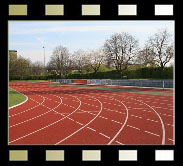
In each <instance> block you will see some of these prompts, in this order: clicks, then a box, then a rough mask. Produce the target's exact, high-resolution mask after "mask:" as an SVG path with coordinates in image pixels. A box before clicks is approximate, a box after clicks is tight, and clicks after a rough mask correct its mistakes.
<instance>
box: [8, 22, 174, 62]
mask: <svg viewBox="0 0 183 166" xmlns="http://www.w3.org/2000/svg"><path fill="white" fill-rule="evenodd" d="M162 28H166V29H167V30H168V31H169V32H170V33H172V34H173V35H174V21H10V22H9V49H13V50H17V51H18V55H21V56H23V57H25V58H30V59H31V61H33V62H35V61H41V62H44V50H43V46H44V47H45V52H46V63H47V62H48V61H49V58H50V56H51V54H52V51H53V49H54V48H55V47H56V46H58V45H62V46H65V47H67V48H68V49H69V50H70V52H71V53H72V52H74V51H77V50H78V49H83V50H88V49H97V48H99V47H101V46H102V45H103V44H104V41H105V40H106V39H108V38H110V36H111V35H112V34H114V33H116V32H128V33H130V34H131V35H133V36H135V37H136V39H138V40H139V43H140V46H143V44H144V42H145V41H146V40H147V39H148V37H149V36H151V35H153V34H154V33H156V32H157V31H158V30H160V29H162Z"/></svg>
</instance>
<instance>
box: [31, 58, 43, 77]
mask: <svg viewBox="0 0 183 166" xmlns="http://www.w3.org/2000/svg"><path fill="white" fill-rule="evenodd" d="M31 66H32V69H31V74H32V75H42V74H44V64H43V63H42V62H40V61H37V62H34V63H32V65H31Z"/></svg>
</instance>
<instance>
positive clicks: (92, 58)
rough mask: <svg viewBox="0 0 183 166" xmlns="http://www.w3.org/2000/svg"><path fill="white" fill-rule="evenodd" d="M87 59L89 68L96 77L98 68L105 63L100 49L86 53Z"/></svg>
mask: <svg viewBox="0 0 183 166" xmlns="http://www.w3.org/2000/svg"><path fill="white" fill-rule="evenodd" d="M87 59H88V62H89V63H90V67H91V68H92V69H93V70H94V75H96V74H97V72H98V70H99V68H100V66H101V65H102V64H103V63H104V61H105V54H104V52H103V50H102V49H98V50H92V51H89V52H88V58H87Z"/></svg>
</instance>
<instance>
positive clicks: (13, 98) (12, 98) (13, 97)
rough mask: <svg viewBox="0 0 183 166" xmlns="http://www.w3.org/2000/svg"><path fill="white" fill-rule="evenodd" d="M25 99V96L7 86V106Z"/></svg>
mask: <svg viewBox="0 0 183 166" xmlns="http://www.w3.org/2000/svg"><path fill="white" fill-rule="evenodd" d="M25 100H26V96H24V95H22V94H21V93H18V92H16V91H14V90H13V89H11V88H9V107H12V106H14V105H17V104H20V103H22V102H23V101H25Z"/></svg>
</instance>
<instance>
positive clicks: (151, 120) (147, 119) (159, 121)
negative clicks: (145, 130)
mask: <svg viewBox="0 0 183 166" xmlns="http://www.w3.org/2000/svg"><path fill="white" fill-rule="evenodd" d="M147 120H149V121H151V122H156V123H158V122H160V121H157V120H153V119H147Z"/></svg>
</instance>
